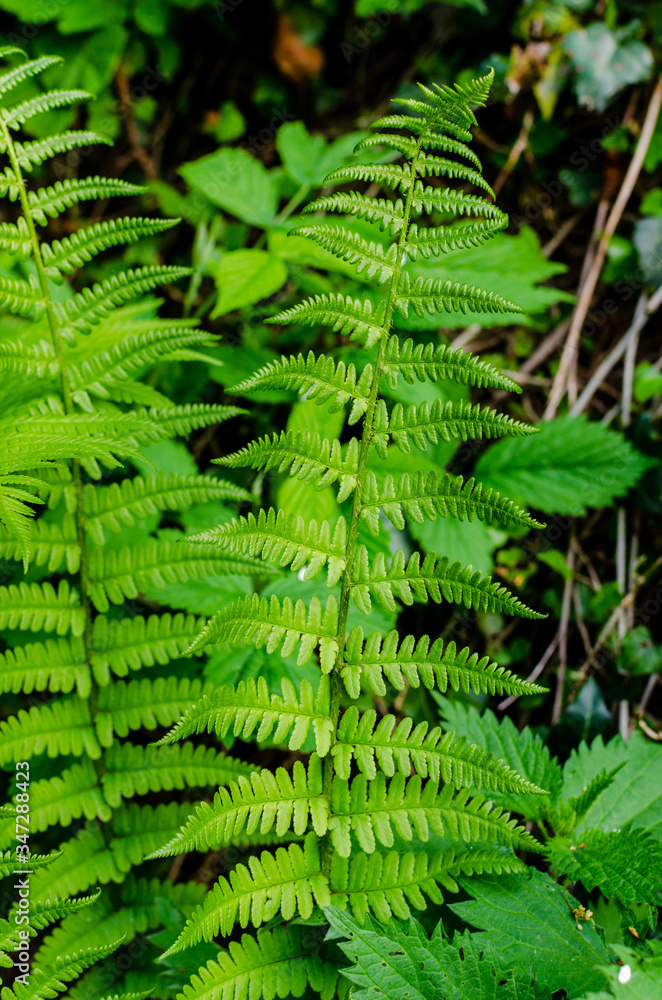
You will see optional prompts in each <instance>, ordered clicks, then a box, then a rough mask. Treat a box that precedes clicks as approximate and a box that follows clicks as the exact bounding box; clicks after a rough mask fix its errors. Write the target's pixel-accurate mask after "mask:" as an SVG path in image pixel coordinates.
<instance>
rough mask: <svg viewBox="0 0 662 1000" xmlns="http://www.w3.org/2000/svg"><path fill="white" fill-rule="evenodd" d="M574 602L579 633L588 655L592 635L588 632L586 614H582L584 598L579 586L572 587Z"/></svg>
mask: <svg viewBox="0 0 662 1000" xmlns="http://www.w3.org/2000/svg"><path fill="white" fill-rule="evenodd" d="M572 604H573V607H574V609H575V618H576V619H577V628H578V629H579V634H580V635H581V637H582V642H583V643H584V652H585V653H586V655H587V656H590V653H591V637H590V635H589V634H588V629H587V628H586V625H585V624H584V616H583V614H582V600H581V595H580V593H579V590H578V589H577V587H573V588H572Z"/></svg>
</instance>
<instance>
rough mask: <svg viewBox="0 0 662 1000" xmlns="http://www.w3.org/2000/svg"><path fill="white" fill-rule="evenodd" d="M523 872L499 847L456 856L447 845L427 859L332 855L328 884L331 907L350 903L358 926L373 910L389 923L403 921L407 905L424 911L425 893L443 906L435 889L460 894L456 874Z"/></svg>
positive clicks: (399, 855)
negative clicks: (330, 894) (396, 920)
mask: <svg viewBox="0 0 662 1000" xmlns="http://www.w3.org/2000/svg"><path fill="white" fill-rule="evenodd" d="M525 871H526V867H525V866H524V864H523V863H522V862H521V861H519V860H518V859H517V858H515V857H514V856H513V855H512V854H507V853H504V852H503V851H500V850H499V849H496V850H468V851H463V852H456V851H454V850H453V848H452V847H451V848H449V849H448V850H446V851H444V852H443V853H440V854H435V855H432V856H431V857H429V856H428V855H427V854H423V853H419V854H415V853H413V852H411V853H407V854H403V853H402V852H400V851H392V852H390V853H388V854H382V853H380V852H376V853H375V854H363V853H361V852H357V853H355V854H354V855H353V856H352V857H351V858H343V857H342V856H341V855H340V854H334V855H333V859H332V870H331V879H330V885H331V893H332V901H333V903H334V904H335V905H337V906H346V905H347V904H349V906H350V908H351V910H352V912H353V914H354V916H355V917H356V919H357V920H358V921H359V922H361V921H362V920H363V919H364V917H365V915H366V914H367V913H369V912H372V913H373V914H374V915H375V916H376V917H377V919H378V920H381V921H382V922H383V923H387V922H388V921H389V920H390V919H391V917H393V916H395V917H398V918H399V919H401V920H406V918H407V917H408V916H409V915H410V913H411V910H410V907H413V908H414V909H415V910H424V909H425V908H426V905H427V904H426V902H425V898H424V896H423V893H425V895H426V896H427V897H428V898H429V899H430V901H431V902H433V903H437V904H439V903H442V902H443V900H444V897H443V894H442V892H441V891H440V888H439V886H440V885H441V886H443V888H445V889H447V890H448V891H449V892H458V891H459V886H458V884H457V882H456V878H457V876H458V875H463V874H464V875H473V874H482V873H483V872H496V873H498V874H500V873H502V872H518V873H523V872H525Z"/></svg>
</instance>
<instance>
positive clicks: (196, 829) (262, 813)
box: [152, 748, 329, 858]
mask: <svg viewBox="0 0 662 1000" xmlns="http://www.w3.org/2000/svg"><path fill="white" fill-rule="evenodd" d="M199 749H201V748H199ZM226 784H228V787H227V788H221V789H219V791H218V792H217V793H216V795H215V796H214V801H213V802H211V803H208V802H201V803H200V804H199V805H198V806H197V809H196V812H195V813H194V815H193V816H191V817H190V819H189V821H188V823H187V824H186V826H185V827H184V828H183V829H182V830H181V831H180V832H179V833H178V834H177V836H176V837H175V839H174V840H173V841H171V842H170V843H169V844H166V845H165V846H164V847H162V848H161V849H160V850H158V851H155V853H154V854H153V855H152V857H155V858H163V857H168V856H169V855H173V854H182V853H184V852H187V851H203V850H207V849H208V848H210V847H212V848H218V847H222V846H224V845H225V844H228V843H231V842H232V840H233V839H234V838H236V837H239V836H240V835H241V834H245V835H246V836H247V837H248V836H250V835H251V834H253V833H255V832H256V831H259V832H260V833H263V834H264V833H269V831H270V830H272V829H275V831H276V833H277V834H278V835H279V836H283V835H284V834H286V833H288V832H289V831H290V830H292V831H293V832H294V833H295V834H303V833H306V832H307V830H308V823H309V821H310V822H312V824H313V828H314V830H315V833H316V834H317V836H318V837H321V836H323V835H324V834H325V833H326V830H327V826H328V820H329V802H328V799H327V798H326V796H325V795H324V794H323V781H322V767H321V761H320V758H319V757H318V756H317V755H316V754H313V755H312V757H311V758H310V761H309V763H308V769H307V770H306V767H305V766H304V765H303V764H302V763H301V761H299V760H297V761H295V763H294V767H293V770H292V775H290V774H289V773H288V772H287V771H286V770H285V769H284V768H282V767H279V768H277V769H276V772H275V773H272V772H271V771H267V770H266V769H265V768H262V769H261V770H260V771H254V772H253V773H252V774H251V775H250V779H249V778H238V779H237V781H232V782H226Z"/></svg>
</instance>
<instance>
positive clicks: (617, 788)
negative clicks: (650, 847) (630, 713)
mask: <svg viewBox="0 0 662 1000" xmlns="http://www.w3.org/2000/svg"><path fill="white" fill-rule="evenodd" d="M619 764H620V765H623V766H622V769H621V770H620V771H619V773H618V777H617V778H616V780H615V781H614V782H613V783H612V784H611V785H610V786H609V787H608V788H607V789H605V791H603V792H602V794H601V795H600V796H599V797H598V798H597V799H596V800H595V802H594V803H593V805H592V806H591V807H590V809H589V810H588V812H586V814H585V816H584V818H583V820H582V821H581V822H580V823H579V825H578V827H577V831H576V832H577V833H579V832H581V831H582V830H591V829H599V830H603V831H605V832H607V831H610V830H618V829H621V828H622V827H626V826H628V825H629V826H631V827H632V828H633V829H641V830H646V831H648V832H650V833H651V834H652V835H653V837H654V838H655V839H656V840H658V841H660V840H662V809H661V808H660V806H661V805H662V781H660V775H661V774H662V748H660V746H659V745H657V744H655V743H649V742H647V741H646V740H645V739H644V737H643V736H642V735H641V733H637V732H635V733H634V734H633V735H632V736H631V738H630V740H629V741H628V742H627V743H625V742H624V741H623V740H622V739H621V737H620V736H616V737H614V739H613V740H611V741H610V742H609V743H607V744H606V745H605V743H604V741H603V739H602V737H601V736H598V737H596V739H595V740H594V741H593V743H592V744H591V746H590V747H589V746H588V745H587V744H586V743H581V744H580V746H579V748H578V750H574V751H573V752H572V754H571V755H570V758H569V760H568V761H567V762H566V764H565V767H564V768H563V794H564V797H565V796H573V795H580V794H581V792H582V791H583V789H584V788H585V787H586V786H587V785H588V784H589V783H590V782H591V781H592V780H593V779H595V778H596V776H597V775H599V774H600V773H601V772H602V771H603V770H607V771H609V770H611V769H613V768H615V767H618V765H619Z"/></svg>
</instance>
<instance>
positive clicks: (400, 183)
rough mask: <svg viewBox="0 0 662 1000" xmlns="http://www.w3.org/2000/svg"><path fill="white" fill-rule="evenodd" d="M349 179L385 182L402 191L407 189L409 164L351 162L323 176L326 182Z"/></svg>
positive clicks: (337, 182) (346, 182)
mask: <svg viewBox="0 0 662 1000" xmlns="http://www.w3.org/2000/svg"><path fill="white" fill-rule="evenodd" d="M350 181H371V182H372V183H373V184H385V185H386V187H390V188H400V190H401V191H402V192H403V193H406V192H407V191H408V190H409V186H410V184H411V173H410V169H409V165H405V166H401V167H399V166H395V165H394V164H392V163H352V164H351V165H350V166H348V167H339V168H338V169H337V170H332V171H331V173H330V174H328V175H327V176H326V177H325V178H324V186H325V187H326V186H327V184H348V183H349V182H350Z"/></svg>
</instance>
